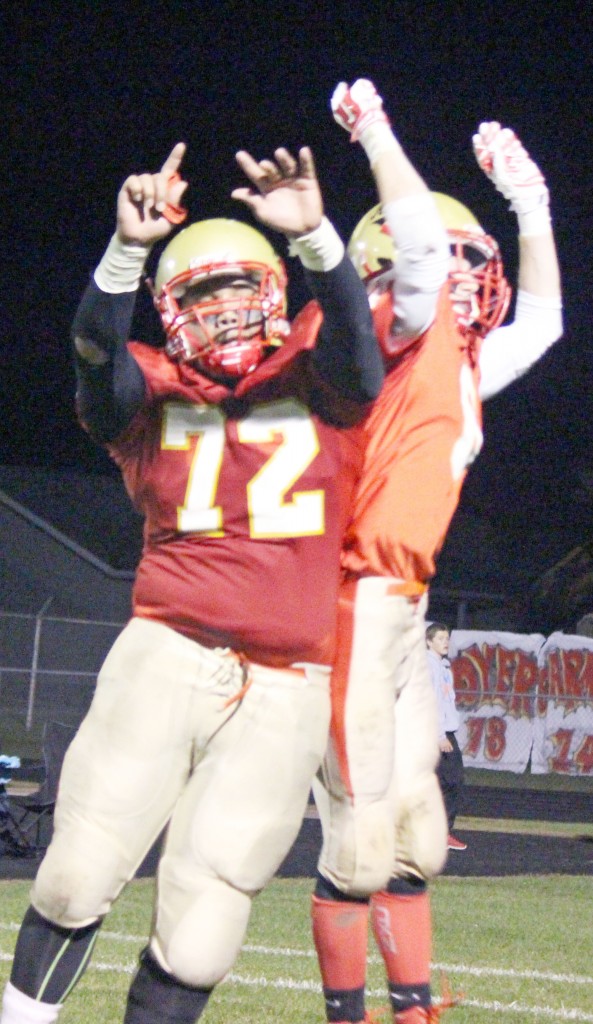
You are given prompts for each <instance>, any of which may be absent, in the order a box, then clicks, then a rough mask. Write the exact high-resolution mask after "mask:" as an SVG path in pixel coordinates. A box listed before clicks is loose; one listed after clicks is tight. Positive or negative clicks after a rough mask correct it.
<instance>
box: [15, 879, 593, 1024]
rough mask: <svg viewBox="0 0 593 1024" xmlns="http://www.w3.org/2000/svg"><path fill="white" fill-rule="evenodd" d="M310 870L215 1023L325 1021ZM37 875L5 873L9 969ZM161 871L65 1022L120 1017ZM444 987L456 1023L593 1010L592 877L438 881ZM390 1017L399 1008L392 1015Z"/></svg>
mask: <svg viewBox="0 0 593 1024" xmlns="http://www.w3.org/2000/svg"><path fill="white" fill-rule="evenodd" d="M311 888H312V882H311V881H310V880H301V879H285V880H280V879H276V880H274V881H273V882H272V883H271V884H270V886H269V887H268V888H267V889H266V891H265V892H264V893H262V895H261V896H260V897H259V898H258V899H257V900H256V901H255V904H254V909H253V914H252V919H251V923H250V927H249V931H248V934H247V936H246V940H245V944H244V947H243V951H242V953H241V955H240V957H239V959H238V961H237V963H236V965H235V967H234V968H233V970H232V972H231V974H230V975H229V977H228V978H227V979H226V981H225V982H224V984H222V985H220V986H219V987H218V988H217V990H216V991H215V993H214V994H213V996H212V998H211V1000H210V1003H209V1005H208V1008H207V1010H206V1013H205V1014H204V1017H203V1018H202V1019H203V1021H204V1024H230V1022H232V1021H237V1022H241V1024H262V1022H268V1021H274V1022H276V1021H278V1022H282V1024H322V1021H323V1018H324V1014H323V1003H322V1000H321V996H320V989H319V974H318V970H317V965H316V960H315V957H314V954H313V949H312V943H311V937H310V929H309V898H310V893H311ZM28 890H29V883H26V882H3V883H0V974H1V977H2V980H5V979H6V978H7V977H8V974H9V971H10V961H11V954H12V951H13V949H14V943H15V940H16V930H17V926H18V922H19V921H20V919H21V917H22V914H23V912H24V909H25V907H26V904H27V898H28ZM152 894H153V881H152V880H142V881H135V882H133V883H132V884H131V885H130V886H129V887H128V888H127V890H126V891H125V893H124V894H123V896H122V897H121V898H120V900H119V901H118V903H117V904H116V906H115V907H114V909H113V911H112V913H111V914H110V916H109V918H108V920H107V922H106V923H105V925H104V928H103V932H102V934H101V936H100V938H99V941H98V944H97V948H96V951H95V955H94V958H93V964H92V966H91V968H90V969H89V970H88V971H87V974H86V976H85V978H84V979H83V981H82V982H81V983H80V984H79V986H78V988H77V989H76V990H75V992H74V993H73V994H72V996H71V997H70V999H69V1000H68V1002H67V1004H66V1006H65V1009H64V1012H63V1014H62V1017H61V1024H83V1022H84V1024H89V1022H91V1021H101V1024H118V1022H120V1021H121V1019H122V1016H123V1006H124V1003H125V995H126V991H127V988H128V985H129V982H130V978H131V974H132V972H133V970H134V966H135V963H136V959H137V956H138V952H139V951H140V949H141V948H142V945H143V944H144V941H145V936H146V934H147V931H148V928H149V925H150V919H151V906H152ZM432 905H433V917H434V933H435V934H434V953H433V988H434V990H435V993H436V994H438V991H439V987H440V982H439V974H440V970H441V969H443V970H444V971H445V973H446V975H447V976H448V978H449V981H450V983H451V985H452V987H453V990H454V991H456V990H459V989H462V990H463V992H464V994H465V995H464V1002H463V1003H462V1004H461V1005H460V1006H459V1007H457V1008H455V1009H454V1010H451V1011H449V1012H448V1013H447V1015H446V1017H445V1018H444V1019H445V1020H446V1021H447V1024H448V1022H449V1021H450V1022H451V1024H470V1022H471V1024H491V1022H492V1019H493V1017H494V1016H496V1017H499V1016H500V1017H501V1018H502V1019H505V1020H507V1021H509V1024H528V1022H529V1024H534V1022H535V1021H538V1022H539V1021H549V1022H555V1021H558V1022H560V1021H569V1020H570V1021H577V1022H593V1009H592V1007H593V967H592V963H591V949H592V948H593V915H592V914H591V880H590V879H588V878H584V877H567V876H554V877H551V876H543V877H542V876H539V877H534V878H532V877H527V876H521V877H515V878H504V879H487V878H472V879H457V878H439V879H437V880H436V881H435V882H434V883H433V885H432ZM368 993H369V994H368V1005H369V1007H371V1008H372V1007H379V1006H384V1005H385V989H384V982H383V970H382V965H381V962H380V958H379V957H378V955H377V952H376V949H375V947H374V945H373V943H372V942H370V943H369V970H368ZM385 1019H386V1021H388V1020H389V1016H388V1015H386V1017H385Z"/></svg>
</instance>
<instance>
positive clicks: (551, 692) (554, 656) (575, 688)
mask: <svg viewBox="0 0 593 1024" xmlns="http://www.w3.org/2000/svg"><path fill="white" fill-rule="evenodd" d="M538 660H539V663H540V674H539V676H540V681H539V690H538V693H539V696H538V699H537V700H536V703H535V708H534V712H535V736H534V744H533V752H532V756H531V770H532V772H533V773H534V774H538V775H539V774H542V773H544V772H557V773H558V774H561V775H593V640H591V639H589V638H588V637H582V636H571V635H569V634H566V633H552V635H551V636H550V637H549V638H548V639H547V640H546V642H545V644H544V646H543V647H542V649H541V651H540V653H539V659H538Z"/></svg>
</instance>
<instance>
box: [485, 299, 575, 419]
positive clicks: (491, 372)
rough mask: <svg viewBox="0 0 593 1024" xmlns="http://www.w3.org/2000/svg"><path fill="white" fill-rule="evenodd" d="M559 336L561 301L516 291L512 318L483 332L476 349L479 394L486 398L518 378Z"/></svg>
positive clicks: (560, 329) (560, 331)
mask: <svg viewBox="0 0 593 1024" xmlns="http://www.w3.org/2000/svg"><path fill="white" fill-rule="evenodd" d="M561 337H562V302H561V300H560V298H556V297H554V298H551V299H545V298H542V297H540V296H538V295H531V294H530V293H529V292H525V291H519V292H518V293H517V305H516V308H515V319H514V321H513V323H512V324H507V325H506V326H504V327H497V328H496V329H495V330H494V331H490V334H487V335H486V337H485V338H484V341H483V343H482V348H481V351H480V398H481V399H482V401H486V399H488V398H492V396H493V395H496V394H498V392H499V391H502V390H503V388H506V387H507V386H508V385H509V384H512V382H513V381H514V380H518V378H519V377H522V376H523V374H524V373H527V371H528V370H529V369H530V367H532V366H533V364H534V363H536V362H537V360H538V359H540V357H541V356H543V354H544V352H546V351H547V349H549V348H550V347H551V346H552V345H553V344H554V342H555V341H558V339H559V338H561Z"/></svg>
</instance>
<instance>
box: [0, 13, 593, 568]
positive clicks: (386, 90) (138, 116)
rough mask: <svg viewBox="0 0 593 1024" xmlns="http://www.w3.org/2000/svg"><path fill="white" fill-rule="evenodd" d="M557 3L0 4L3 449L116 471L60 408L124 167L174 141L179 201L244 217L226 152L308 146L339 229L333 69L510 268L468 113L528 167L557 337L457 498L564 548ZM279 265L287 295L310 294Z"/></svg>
mask: <svg viewBox="0 0 593 1024" xmlns="http://www.w3.org/2000/svg"><path fill="white" fill-rule="evenodd" d="M281 6H282V7H283V12H282V13H281V14H279V13H278V8H280V7H281ZM559 6H560V5H556V4H552V3H547V2H542V3H539V4H535V3H510V2H498V3H491V4H484V3H481V2H480V3H479V2H477V0H474V2H473V3H469V2H466V0H457V2H448V0H442V2H434V3H426V4H421V3H416V2H408V0H399V2H398V0H391V2H385V3H372V2H369V3H365V4H356V3H339V2H336V3H333V4H331V5H330V4H327V5H324V4H323V3H322V2H321V0H317V2H313V3H308V2H301V3H298V4H297V3H294V4H293V3H286V4H284V5H276V4H270V3H266V4H264V3H259V4H255V3H249V2H247V3H232V2H225V0H219V2H216V3H206V2H202V3H193V4H189V3H179V4H171V3H167V4H165V3H162V2H159V0H155V2H153V3H146V4H142V3H134V4H125V3H117V4H115V3H110V2H103V3H101V4H99V5H97V9H96V10H95V7H94V5H68V6H65V5H64V6H63V7H60V6H59V5H57V6H56V5H54V6H53V7H51V8H50V7H49V5H46V4H45V3H44V4H41V3H27V2H25V3H23V4H20V5H10V7H9V13H8V14H5V17H4V21H5V28H4V32H3V50H4V54H3V57H2V62H3V79H4V88H3V114H4V118H3V136H4V141H5V174H4V197H3V200H4V202H3V206H4V218H3V248H4V252H3V260H2V267H1V270H0V274H1V278H2V281H1V283H2V298H3V306H4V311H3V312H4V316H3V331H2V337H1V339H0V353H1V360H2V373H1V379H0V403H1V404H0V407H1V409H2V416H1V421H0V465H12V466H18V465H29V466H52V467H55V468H61V469H68V468H71V469H74V468H76V469H82V470H84V471H88V472H90V473H97V472H99V473H109V472H112V468H111V466H110V463H109V461H108V459H107V458H106V456H104V455H103V454H102V453H101V452H99V451H98V450H97V449H95V448H94V447H93V446H92V445H91V444H90V442H89V441H88V440H87V439H86V437H85V436H84V435H83V433H82V432H81V431H80V430H79V428H78V427H77V425H76V423H75V420H74V416H73V412H72V392H73V375H72V371H71V366H70V357H69V350H68V330H69V324H70V321H71V319H72V315H73V312H74V309H75V307H76V303H77V301H78V298H79V296H80V294H81V292H82V289H83V288H84V285H85V283H86V280H87V277H88V274H89V273H90V271H91V270H92V269H93V267H94V266H95V265H96V263H97V262H98V259H99V258H100V256H101V254H102V251H103V248H104V246H105V244H106V242H107V240H108V239H109V237H110V234H111V232H112V230H113V220H114V206H115V198H116V194H117V190H118V188H119V186H120V184H121V182H122V181H123V179H124V178H125V177H126V176H127V174H129V173H131V172H132V171H143V170H156V169H157V168H158V166H159V164H160V162H161V161H162V159H163V158H164V156H166V155H167V153H168V152H169V149H170V148H171V146H172V145H173V144H174V143H175V142H177V141H179V140H180V139H183V140H185V141H186V142H187V143H188V146H189V150H188V156H187V158H186V162H185V164H184V170H185V174H186V176H187V177H188V178H189V181H190V183H191V188H190V191H189V193H188V196H187V203H188V206H189V208H190V215H191V218H192V219H194V220H197V219H201V218H203V217H209V216H220V215H223V216H240V217H243V218H245V219H249V215H248V213H247V211H246V210H245V211H244V210H243V208H242V207H240V206H239V205H238V204H236V203H234V202H233V201H232V200H231V199H230V198H229V194H230V191H231V189H232V188H233V187H234V186H235V185H236V184H239V183H241V182H240V178H241V176H240V174H239V173H238V171H237V169H236V167H235V164H234V152H235V151H236V150H237V149H239V148H246V149H248V150H251V151H252V152H253V153H254V154H255V155H256V156H258V157H261V156H265V155H268V154H271V152H272V150H273V149H274V148H275V147H276V146H278V145H287V146H288V147H289V148H293V149H296V148H297V147H298V146H300V145H303V144H308V145H311V146H312V148H313V151H314V153H315V157H316V160H317V165H318V171H319V176H320V179H321V182H322V186H323V190H324V197H325V201H326V208H327V212H328V214H329V215H330V217H331V218H332V219H333V220H334V222H335V223H336V225H337V227H338V229H339V230H340V231H341V232H342V233H343V235H344V237H348V236H349V234H350V232H351V231H352V229H353V227H354V225H355V224H356V222H357V221H358V219H359V218H360V217H361V216H362V214H363V213H364V212H365V211H366V210H367V209H368V208H369V207H370V206H371V205H372V204H373V203H374V201H375V196H374V190H373V185H372V181H371V178H370V173H369V170H368V166H367V163H366V158H365V156H364V154H363V153H362V151H360V150H359V147H355V146H350V145H349V143H348V140H347V137H346V135H345V133H344V132H342V131H341V130H340V129H339V128H338V127H337V126H336V125H334V123H333V121H332V119H331V115H330V113H329V97H330V95H331V92H332V90H333V88H334V86H335V85H336V83H337V82H338V81H340V80H342V79H345V80H349V81H352V80H353V79H354V78H356V77H360V76H368V77H371V78H373V80H374V81H375V83H376V85H377V88H378V89H379V91H380V92H381V93H382V95H383V96H384V98H385V102H386V107H387V109H388V111H389V113H390V115H391V118H392V121H393V124H394V127H395V129H396V130H397V132H398V134H399V137H400V139H401V141H402V143H403V144H404V146H405V147H406V149H407V151H408V153H409V155H410V156H411V157H412V159H413V160H414V161H415V163H416V165H417V166H418V168H419V170H420V171H421V172H422V173H423V174H424V176H425V178H426V180H427V181H428V182H429V184H430V186H431V187H432V188H434V189H435V190H440V191H444V192H449V193H451V194H453V195H455V196H457V197H458V198H459V199H461V200H462V201H463V202H465V203H466V204H467V205H468V206H469V207H470V208H471V209H472V210H473V211H474V212H475V213H476V215H477V216H478V218H479V219H480V221H481V223H482V224H483V225H484V226H485V227H486V228H487V229H488V230H489V232H490V233H491V234H493V235H495V237H497V238H498V241H499V243H500V245H501V248H502V250H503V253H504V255H505V263H506V267H507V271H508V274H509V276H510V277H511V280H514V274H515V271H516V221H515V218H514V215H512V214H510V213H508V212H507V211H506V204H505V201H504V200H503V199H502V197H501V196H499V195H498V194H497V193H495V192H494V190H493V188H492V186H491V185H490V183H489V182H487V181H486V179H484V178H483V176H482V175H481V174H480V172H479V170H478V169H477V166H476V165H475V162H474V158H473V155H472V152H471V144H470V138H471V134H472V133H473V131H474V130H475V128H476V126H477V124H478V123H479V121H481V120H483V119H488V120H490V119H497V120H500V121H501V122H502V123H504V124H508V125H510V126H511V127H513V128H514V129H515V130H516V131H517V133H518V134H519V135H520V137H521V139H522V141H523V142H524V144H525V145H526V147H527V148H528V149H529V150H530V151H531V153H532V154H533V156H534V157H535V158H536V160H537V161H538V163H539V164H540V166H541V167H542V169H543V170H544V172H545V174H546V177H547V180H548V183H549V186H550V190H551V193H552V210H553V215H554V224H555V229H556V234H557V241H558V247H559V252H560V259H561V264H562V270H563V280H564V293H565V308H566V312H565V320H566V333H565V338H564V340H563V341H562V342H561V343H560V344H559V345H558V346H557V347H556V348H555V349H554V350H553V352H552V353H550V354H549V355H548V356H547V357H546V358H545V359H544V360H543V362H542V364H541V365H540V366H539V367H538V368H537V369H535V370H534V371H532V373H531V374H530V375H529V377H528V379H527V380H525V381H524V382H522V383H521V384H518V385H514V386H513V387H512V388H510V389H509V390H508V391H507V392H506V393H505V394H504V395H503V396H501V397H499V398H497V399H495V400H494V401H492V402H490V403H489V404H488V406H487V408H486V410H485V431H486V437H487V441H486V447H485V450H484V452H483V454H482V455H481V457H480V459H479V461H478V463H477V464H476V466H475V467H474V469H472V471H471V473H470V477H469V479H468V482H467V484H466V488H465V491H464V497H463V500H462V508H461V511H460V514H461V515H463V514H468V513H476V512H478V513H479V514H480V515H484V516H486V517H487V519H488V521H489V523H491V524H493V525H494V526H495V527H496V528H497V529H499V530H501V531H503V533H505V534H506V535H507V536H508V537H509V538H510V540H509V543H511V541H512V543H513V544H514V545H515V546H516V549H517V550H525V545H527V547H529V544H530V543H533V535H534V532H536V533H537V532H538V531H540V532H541V531H542V530H544V531H550V530H556V531H557V532H559V533H560V532H563V536H566V547H567V549H568V547H570V546H571V543H572V540H571V537H572V536H574V541H575V542H579V541H581V540H582V539H583V537H584V536H586V535H587V533H588V532H589V533H591V534H593V490H591V489H589V487H593V460H592V458H591V455H590V451H591V443H592V441H593V397H592V394H593V387H592V385H593V360H592V351H593V349H592V346H591V341H590V337H589V321H590V308H591V301H590V292H591V287H592V285H593V275H592V272H591V265H592V262H591V255H592V253H591V248H592V247H591V237H592V234H593V200H592V186H593V180H592V179H593V175H592V171H591V168H592V165H593V159H592V158H593V146H592V142H591V127H590V125H591V106H592V102H591V101H592V100H593V91H592V89H591V72H592V70H593V69H592V61H591V56H590V54H591V50H592V48H593V45H592V44H593V32H592V30H591V19H590V16H589V15H588V14H587V10H586V5H585V4H582V3H565V4H563V5H562V13H558V11H557V9H556V8H557V7H559ZM277 244H278V243H277ZM279 245H280V248H282V243H281V242H280V243H279ZM291 266H292V261H291ZM293 273H294V274H295V287H294V292H293V301H292V305H293V308H294V307H296V306H298V305H300V304H301V302H302V301H304V299H305V294H304V292H303V290H302V285H301V282H300V279H299V277H298V270H297V269H296V268H294V269H293ZM139 324H140V327H141V330H142V331H143V333H144V334H145V333H146V332H147V331H150V330H154V329H155V323H154V320H153V318H152V316H151V311H150V310H149V308H148V303H145V304H144V311H143V313H142V315H141V316H140V318H139Z"/></svg>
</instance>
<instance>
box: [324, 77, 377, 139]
mask: <svg viewBox="0 0 593 1024" xmlns="http://www.w3.org/2000/svg"><path fill="white" fill-rule="evenodd" d="M331 108H332V113H333V115H334V119H335V120H336V121H337V122H338V124H339V125H340V126H341V127H342V128H345V129H346V131H347V132H349V133H350V141H351V142H358V141H359V139H360V136H361V135H362V133H363V132H364V130H365V129H366V128H368V127H369V126H370V125H372V124H381V123H382V124H387V125H388V124H389V118H388V117H387V114H386V113H385V111H384V110H383V100H382V99H381V97H380V96H379V93H378V92H377V90H376V89H375V86H374V85H373V83H372V82H369V80H368V79H367V78H358V79H357V80H356V82H354V84H353V85H350V86H349V85H347V83H346V82H340V84H339V85H337V86H336V88H335V89H334V94H333V96H332V98H331Z"/></svg>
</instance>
